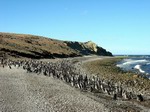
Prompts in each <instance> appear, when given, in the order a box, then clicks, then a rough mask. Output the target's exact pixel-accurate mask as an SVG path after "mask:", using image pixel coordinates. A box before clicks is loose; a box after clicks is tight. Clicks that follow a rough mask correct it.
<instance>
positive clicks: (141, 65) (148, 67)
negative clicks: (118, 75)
mask: <svg viewBox="0 0 150 112" xmlns="http://www.w3.org/2000/svg"><path fill="white" fill-rule="evenodd" d="M117 66H118V67H120V68H122V69H123V70H125V71H133V72H138V73H140V74H143V75H144V76H145V77H147V78H149V79H150V56H128V58H127V59H124V60H122V61H120V62H118V63H117Z"/></svg>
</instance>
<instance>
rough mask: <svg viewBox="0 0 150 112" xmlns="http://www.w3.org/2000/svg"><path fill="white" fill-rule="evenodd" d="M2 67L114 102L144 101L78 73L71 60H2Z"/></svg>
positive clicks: (97, 79)
mask: <svg viewBox="0 0 150 112" xmlns="http://www.w3.org/2000/svg"><path fill="white" fill-rule="evenodd" d="M0 64H1V66H2V67H3V68H4V67H6V66H7V67H9V68H10V69H12V66H14V67H17V68H23V69H24V70H26V71H27V73H36V74H37V75H40V74H43V75H45V76H48V77H53V78H55V79H59V80H62V81H63V82H65V83H67V84H69V85H70V86H72V87H75V88H79V89H80V90H82V91H86V92H92V93H95V92H96V93H104V94H106V95H108V96H110V97H111V98H112V99H113V100H118V99H123V100H131V99H137V100H138V101H144V98H143V96H142V95H141V94H134V93H133V91H127V90H125V89H124V88H123V87H122V86H121V85H119V84H115V83H113V82H111V81H106V80H104V79H101V78H100V77H98V76H88V75H87V74H82V73H77V72H76V71H77V68H76V67H75V66H74V64H73V62H72V61H71V60H67V59H64V60H62V61H59V62H43V61H36V60H23V61H20V60H18V61H12V60H5V59H3V58H2V59H1V60H0Z"/></svg>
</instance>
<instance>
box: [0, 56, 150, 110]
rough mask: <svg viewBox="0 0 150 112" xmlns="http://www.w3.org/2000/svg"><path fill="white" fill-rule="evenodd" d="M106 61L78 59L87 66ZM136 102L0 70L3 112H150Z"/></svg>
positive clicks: (7, 70)
mask: <svg viewBox="0 0 150 112" xmlns="http://www.w3.org/2000/svg"><path fill="white" fill-rule="evenodd" d="M102 58H103V57H94V58H92V57H86V58H84V57H83V58H76V59H75V60H78V62H81V63H86V62H90V61H94V60H99V59H102ZM149 111H150V110H149V108H146V107H143V106H142V105H139V104H138V103H136V102H132V101H122V100H117V101H114V100H112V98H111V97H110V96H107V95H105V94H100V93H90V92H82V91H80V90H78V89H76V88H73V87H71V86H70V85H67V84H66V83H64V82H63V81H60V80H57V79H54V78H52V77H46V76H43V75H36V74H34V73H26V71H24V70H23V69H17V68H15V67H12V69H9V68H8V67H5V68H2V67H1V66H0V112H149Z"/></svg>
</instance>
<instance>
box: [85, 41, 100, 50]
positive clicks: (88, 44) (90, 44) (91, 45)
mask: <svg viewBox="0 0 150 112" xmlns="http://www.w3.org/2000/svg"><path fill="white" fill-rule="evenodd" d="M84 44H85V47H86V48H89V49H90V50H91V51H94V52H97V50H98V49H97V45H96V44H95V43H94V42H92V41H88V42H85V43H84Z"/></svg>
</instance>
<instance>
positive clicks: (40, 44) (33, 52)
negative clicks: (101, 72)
mask: <svg viewBox="0 0 150 112" xmlns="http://www.w3.org/2000/svg"><path fill="white" fill-rule="evenodd" d="M4 54H5V55H7V56H13V57H27V58H65V57H75V56H83V55H91V54H96V55H106V56H112V54H111V53H110V52H107V51H106V50H105V49H103V48H102V47H98V46H97V45H96V44H95V43H93V42H91V41H89V42H86V43H81V42H69V41H60V40H55V39H50V38H46V37H42V36H35V35H26V34H14V33H0V55H1V56H2V55H4Z"/></svg>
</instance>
